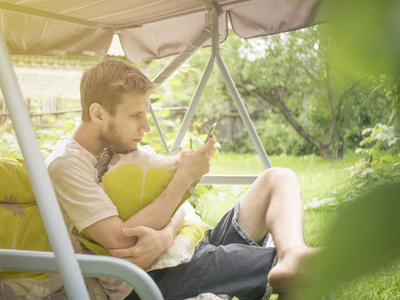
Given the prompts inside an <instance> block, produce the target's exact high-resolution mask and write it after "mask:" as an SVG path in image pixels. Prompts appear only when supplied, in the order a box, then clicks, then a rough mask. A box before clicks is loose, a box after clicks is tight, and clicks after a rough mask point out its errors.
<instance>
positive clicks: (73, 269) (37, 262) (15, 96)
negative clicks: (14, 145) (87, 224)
mask: <svg viewBox="0 0 400 300" xmlns="http://www.w3.org/2000/svg"><path fill="white" fill-rule="evenodd" d="M197 1H198V2H199V3H201V4H203V5H204V6H205V8H206V10H207V14H206V26H205V28H204V30H203V32H202V33H201V34H200V35H199V36H198V37H197V38H196V39H195V40H194V41H193V42H192V43H191V44H190V45H188V46H187V47H186V49H185V50H183V51H182V52H181V54H180V55H178V56H177V58H176V59H175V60H174V61H173V62H172V63H171V64H170V65H169V66H168V67H167V68H166V69H164V70H163V71H162V72H161V73H160V74H159V75H158V76H157V77H156V78H155V79H154V82H155V83H157V84H161V83H163V82H164V81H165V80H166V79H167V78H168V77H169V76H170V75H171V74H172V73H173V72H174V71H175V70H176V69H177V68H178V67H179V66H181V65H182V64H183V63H184V62H185V61H186V60H187V59H188V58H189V57H190V56H191V55H192V54H193V53H194V52H195V51H196V50H197V49H199V48H200V47H201V46H202V45H203V44H204V43H205V42H206V41H207V40H208V39H210V38H211V41H212V46H211V55H210V58H209V60H208V63H207V65H206V67H205V70H204V72H203V75H202V77H201V79H200V81H199V84H198V87H197V89H196V92H195V94H194V96H193V98H192V101H191V103H190V106H189V109H188V111H187V112H186V114H185V117H184V119H183V122H182V126H181V128H180V129H179V132H178V136H177V138H176V140H175V142H174V145H173V148H176V147H179V145H180V144H181V142H182V140H183V137H184V134H185V132H186V130H187V128H188V126H189V123H190V122H191V120H192V118H193V114H194V110H195V108H196V106H197V104H198V102H199V100H200V98H201V95H202V94H203V91H204V88H205V86H206V84H207V81H208V79H209V76H210V74H211V71H212V70H213V67H214V63H215V60H217V65H218V67H219V70H220V72H221V75H222V77H223V79H224V81H225V83H226V85H227V87H228V89H229V91H230V93H231V95H232V97H233V100H234V102H235V104H236V106H237V108H238V111H239V113H240V116H241V117H242V119H243V122H244V124H245V126H246V128H247V130H248V131H249V133H250V136H251V138H252V141H253V143H254V145H255V147H256V150H257V152H258V154H259V156H260V158H261V161H262V163H263V165H264V167H265V168H269V167H271V163H270V161H269V159H268V156H267V154H266V152H265V150H264V148H263V146H262V144H261V141H260V139H259V137H258V135H257V132H256V130H255V128H254V126H253V124H252V122H251V120H250V117H249V115H248V113H247V111H246V108H245V106H244V104H243V101H242V99H241V97H240V95H239V93H238V91H237V89H236V86H235V84H234V82H233V80H232V78H231V76H230V75H229V71H228V70H227V68H226V66H225V63H224V61H223V59H222V56H221V54H220V51H219V50H220V49H219V31H218V30H219V29H218V19H219V16H220V13H219V12H220V11H222V10H221V9H220V6H219V5H218V4H217V3H214V2H211V1H207V0H197ZM236 2H241V1H236ZM3 8H4V7H3ZM6 9H7V8H6ZM8 9H10V8H8ZM31 13H32V12H31ZM34 14H39V12H36V11H35V12H34ZM47 17H50V18H59V17H58V15H57V16H53V15H47ZM63 20H65V18H63ZM66 21H70V22H77V20H74V19H73V18H70V19H68V20H66ZM78 21H79V20H78ZM77 23H80V22H77ZM85 25H93V24H85ZM93 26H96V25H93ZM0 85H1V89H2V91H3V94H4V98H5V101H6V105H7V108H8V110H9V113H10V118H11V120H12V123H13V126H14V129H15V132H16V135H17V138H18V142H19V145H20V148H21V151H22V154H23V156H24V159H25V164H26V168H27V171H28V174H29V178H30V180H31V184H32V188H33V191H34V194H35V196H36V199H37V204H38V207H39V209H40V212H41V215H42V219H43V222H44V225H45V228H46V231H47V234H48V237H49V240H50V243H51V246H52V249H53V251H54V253H53V252H37V251H17V250H1V249H0V258H1V263H0V266H1V268H5V269H12V270H25V271H30V270H36V271H43V272H59V273H60V274H61V276H62V279H63V282H64V285H65V289H66V292H67V295H68V297H69V298H70V299H82V300H85V299H89V294H88V291H87V289H86V285H85V282H84V278H83V274H82V272H83V273H84V274H86V275H89V276H100V275H102V276H115V277H118V278H121V279H123V280H125V281H127V282H128V283H130V284H131V285H132V286H133V287H134V288H135V290H136V291H137V292H138V294H139V296H141V297H142V298H143V299H152V300H153V299H156V300H158V299H162V295H161V293H160V291H159V289H158V287H157V286H156V285H155V283H154V282H153V281H152V279H151V278H150V277H149V276H148V275H147V273H146V272H144V271H143V270H141V269H140V268H138V267H137V266H135V265H133V264H131V263H128V262H126V261H124V260H121V259H116V258H112V257H104V256H97V255H80V254H75V253H74V250H73V247H72V244H71V241H70V239H69V234H68V230H67V228H66V226H65V223H64V222H63V221H62V220H63V216H62V213H61V209H60V206H59V204H58V201H57V198H56V195H55V192H54V189H53V187H52V184H51V180H50V177H49V175H48V172H47V168H46V166H45V164H44V162H43V159H42V156H41V153H40V150H39V145H38V142H37V139H36V136H35V133H34V130H33V127H32V124H31V120H30V117H29V115H28V112H27V110H26V107H25V103H24V99H23V96H22V93H21V90H20V88H19V85H18V81H17V78H16V75H15V72H14V69H13V67H12V64H11V60H10V56H9V54H8V51H7V46H6V43H5V41H4V38H3V35H2V33H1V31H0ZM151 113H152V114H153V117H154V120H155V123H156V127H157V130H158V131H159V134H160V137H161V139H162V141H163V144H164V147H165V150H166V152H167V153H168V152H169V149H168V146H167V144H166V141H165V139H164V137H163V134H162V130H161V126H160V125H159V123H158V121H157V118H156V116H155V113H154V111H153V109H151ZM256 178H257V176H205V178H204V179H203V180H202V181H201V182H200V183H201V184H251V183H252V182H253V181H254V180H255V179H256Z"/></svg>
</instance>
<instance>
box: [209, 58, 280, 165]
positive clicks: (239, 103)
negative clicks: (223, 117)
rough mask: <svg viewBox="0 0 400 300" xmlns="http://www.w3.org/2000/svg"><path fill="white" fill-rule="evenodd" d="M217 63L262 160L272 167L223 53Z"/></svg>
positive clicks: (264, 163)
mask: <svg viewBox="0 0 400 300" xmlns="http://www.w3.org/2000/svg"><path fill="white" fill-rule="evenodd" d="M217 64H218V67H219V70H220V71H221V75H222V77H223V78H224V81H225V84H226V86H227V87H228V90H229V92H230V94H231V95H232V98H233V101H234V102H235V104H236V107H237V109H238V111H239V114H240V116H241V117H242V120H243V123H244V125H245V126H246V129H247V131H248V132H249V134H250V137H251V140H252V141H253V144H254V146H255V148H256V151H257V153H258V155H259V156H260V158H261V161H262V163H263V165H264V167H265V168H266V169H268V168H271V166H272V165H271V162H270V160H269V158H268V155H267V153H266V152H265V149H264V147H263V145H262V143H261V140H260V138H259V137H258V134H257V131H256V129H255V128H254V126H253V122H252V121H251V119H250V116H249V114H248V112H247V110H246V107H245V106H244V104H243V101H242V99H241V98H240V95H239V92H238V90H237V89H236V86H235V83H234V82H233V80H232V77H231V75H230V74H229V71H228V69H227V68H226V66H225V63H224V60H223V59H222V57H221V54H220V53H218V54H217Z"/></svg>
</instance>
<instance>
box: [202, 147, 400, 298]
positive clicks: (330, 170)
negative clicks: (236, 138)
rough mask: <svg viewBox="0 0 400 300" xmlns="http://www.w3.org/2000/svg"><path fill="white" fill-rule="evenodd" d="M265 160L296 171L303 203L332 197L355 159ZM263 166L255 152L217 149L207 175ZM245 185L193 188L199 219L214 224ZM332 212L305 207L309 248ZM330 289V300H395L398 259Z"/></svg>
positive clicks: (399, 286) (317, 242)
mask: <svg viewBox="0 0 400 300" xmlns="http://www.w3.org/2000/svg"><path fill="white" fill-rule="evenodd" d="M270 160H271V163H272V165H273V166H279V167H288V168H291V169H292V170H293V171H295V172H296V174H297V176H298V177H299V180H300V183H301V185H302V189H303V201H304V204H305V205H306V206H307V204H310V203H312V202H314V201H317V200H322V199H326V198H332V197H335V190H336V189H337V188H338V187H339V186H340V185H343V184H346V182H347V178H348V173H347V172H346V171H345V170H344V169H345V168H347V167H350V166H351V165H353V164H354V163H355V162H356V161H357V160H358V158H357V157H356V155H355V154H353V153H352V152H350V153H346V154H345V157H344V159H343V161H338V160H332V161H328V160H325V159H323V158H321V157H318V156H314V155H311V156H304V157H291V156H285V155H282V156H272V157H270ZM263 170H264V168H263V166H262V164H261V160H260V159H259V157H258V156H257V155H251V154H243V155H241V154H230V153H229V154H227V153H216V154H215V155H214V157H213V162H212V168H211V172H210V173H211V174H246V175H250V174H251V175H259V174H261V173H262V172H263ZM247 188H248V187H247V186H214V187H210V186H198V188H197V190H196V194H195V195H196V196H195V197H194V201H195V203H196V208H197V209H198V210H199V211H200V212H201V214H202V217H203V219H204V220H205V221H207V222H208V223H209V224H211V225H213V224H215V223H216V222H217V221H218V220H219V219H220V218H221V217H222V215H223V214H224V213H225V212H226V211H228V210H230V209H231V208H232V206H233V205H234V204H235V203H236V201H237V200H238V199H239V197H240V196H241V195H242V194H243V193H244V192H245V191H246V190H247ZM306 208H307V207H306ZM336 212H337V211H336V209H335V208H332V207H329V206H323V207H319V208H316V209H310V208H308V209H306V210H305V235H306V237H307V242H308V243H309V244H310V246H313V247H316V246H322V245H323V240H324V234H325V232H326V230H327V228H328V226H329V223H330V220H332V219H333V218H334V217H335V215H336ZM372 242H373V237H371V243H372ZM331 293H332V296H333V297H334V299H346V300H347V299H349V300H350V299H351V300H353V299H354V300H358V299H388V300H389V299H400V261H397V262H395V263H393V264H391V265H389V266H386V267H384V268H382V269H381V270H379V271H377V272H375V273H372V274H367V275H364V276H362V277H360V278H358V279H356V280H353V281H351V282H347V283H344V284H341V285H339V286H337V287H335V288H334V289H333V290H332V291H331Z"/></svg>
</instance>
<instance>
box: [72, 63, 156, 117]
mask: <svg viewBox="0 0 400 300" xmlns="http://www.w3.org/2000/svg"><path fill="white" fill-rule="evenodd" d="M154 88H155V84H153V83H152V82H151V81H150V80H149V79H148V78H147V77H146V75H144V74H143V73H142V71H140V70H139V69H138V68H136V67H134V66H132V65H130V64H128V63H126V62H124V61H122V60H118V59H113V58H111V59H106V60H104V61H102V62H100V63H98V64H97V65H95V66H93V67H91V68H90V69H88V70H86V71H85V72H84V73H83V75H82V79H81V86H80V90H81V106H82V117H81V118H82V121H90V120H91V118H90V110H89V108H90V106H91V105H92V104H93V103H99V104H100V105H101V106H103V107H104V108H105V109H106V110H107V112H108V113H110V114H111V115H113V114H114V113H115V108H116V106H117V105H118V104H119V103H120V102H121V98H122V95H123V94H124V93H136V94H149V93H150V92H151V91H152V90H153V89H154Z"/></svg>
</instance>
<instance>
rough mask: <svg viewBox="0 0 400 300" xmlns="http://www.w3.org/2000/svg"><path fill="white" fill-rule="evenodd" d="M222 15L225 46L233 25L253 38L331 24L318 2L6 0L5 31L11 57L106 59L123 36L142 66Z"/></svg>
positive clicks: (0, 9) (1, 4) (0, 22)
mask: <svg viewBox="0 0 400 300" xmlns="http://www.w3.org/2000/svg"><path fill="white" fill-rule="evenodd" d="M214 9H216V10H218V14H219V15H220V17H219V33H220V42H222V41H224V40H225V38H226V36H227V32H228V19H229V20H230V23H231V26H232V28H233V30H234V31H235V33H236V34H237V35H239V36H240V37H242V38H250V37H255V36H262V35H270V34H276V33H280V32H285V31H290V30H296V29H300V28H303V27H307V26H310V25H313V24H316V23H319V22H321V21H322V20H323V18H324V16H323V15H324V9H323V7H322V4H321V1H318V0H216V1H213V2H211V1H209V0H198V1H196V0H168V1H167V0H146V1H144V0H139V1H126V0H108V1H106V0H95V1H93V0H69V1H61V0H53V1H43V0H20V1H15V0H3V1H0V27H1V30H2V32H3V34H4V38H5V40H6V43H7V47H8V50H9V53H10V54H24V55H58V56H64V55H75V56H76V55H77V56H81V55H92V56H97V57H103V56H105V55H106V53H107V51H108V49H109V48H110V45H111V41H112V37H113V35H114V34H118V36H119V38H120V41H121V44H122V47H123V49H124V51H125V54H126V56H127V57H128V58H129V59H130V60H131V61H132V62H138V61H143V60H149V59H154V58H160V57H164V56H168V55H172V54H177V53H179V52H180V51H182V50H183V49H184V48H185V47H186V46H187V45H188V44H189V43H190V42H191V41H192V40H193V39H194V38H195V37H196V36H197V35H199V34H200V33H201V31H202V30H203V28H204V27H205V26H206V23H207V22H208V20H206V17H205V16H206V13H207V12H208V11H210V10H214ZM228 16H229V17H228ZM206 45H210V42H209V41H208V42H207V43H206Z"/></svg>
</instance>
